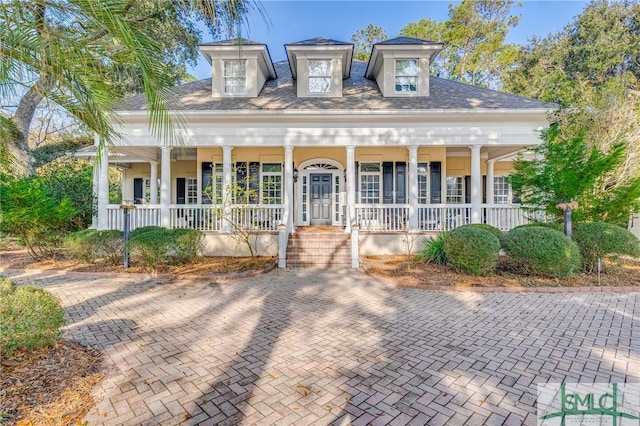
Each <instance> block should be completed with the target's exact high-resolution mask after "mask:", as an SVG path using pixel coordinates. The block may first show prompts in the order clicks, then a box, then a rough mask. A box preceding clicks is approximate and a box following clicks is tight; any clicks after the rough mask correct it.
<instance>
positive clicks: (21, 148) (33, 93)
mask: <svg viewBox="0 0 640 426" xmlns="http://www.w3.org/2000/svg"><path fill="white" fill-rule="evenodd" d="M53 83H54V80H53V79H52V78H51V77H48V76H43V77H41V78H40V80H38V82H37V83H36V84H35V85H33V86H32V87H31V88H30V89H29V90H28V91H27V93H25V95H24V96H23V97H22V99H20V103H19V104H18V108H17V109H16V112H15V114H14V116H13V118H12V119H11V120H12V121H13V123H14V124H15V125H16V128H17V130H18V133H17V136H16V139H15V140H14V141H13V144H10V146H9V153H10V155H11V156H12V157H13V163H14V164H13V167H12V169H14V170H16V172H18V173H20V174H21V175H22V174H24V175H30V174H33V173H34V172H35V169H34V166H33V155H32V154H31V149H30V147H29V129H30V128H31V122H32V121H33V117H34V115H35V113H36V109H37V108H38V105H40V102H41V101H42V99H43V98H44V93H46V92H47V91H49V90H51V88H52V87H53Z"/></svg>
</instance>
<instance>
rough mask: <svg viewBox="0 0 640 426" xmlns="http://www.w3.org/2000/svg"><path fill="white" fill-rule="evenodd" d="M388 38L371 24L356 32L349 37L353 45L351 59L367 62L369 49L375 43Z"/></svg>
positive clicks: (369, 54)
mask: <svg viewBox="0 0 640 426" xmlns="http://www.w3.org/2000/svg"><path fill="white" fill-rule="evenodd" d="M388 38H389V37H388V36H387V33H385V32H384V30H383V29H382V28H381V27H378V26H375V25H373V24H369V25H367V27H366V28H363V29H361V30H358V31H356V32H355V33H354V34H353V35H352V36H351V41H352V42H353V43H354V44H355V47H354V50H353V58H354V59H360V60H362V61H368V60H369V57H370V56H371V49H372V48H373V45H374V44H376V43H380V42H381V41H385V40H387V39H388Z"/></svg>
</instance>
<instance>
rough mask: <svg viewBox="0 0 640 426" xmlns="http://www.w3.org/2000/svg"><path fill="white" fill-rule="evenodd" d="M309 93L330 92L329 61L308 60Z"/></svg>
mask: <svg viewBox="0 0 640 426" xmlns="http://www.w3.org/2000/svg"><path fill="white" fill-rule="evenodd" d="M309 93H331V61H330V60H321V61H318V60H310V61H309Z"/></svg>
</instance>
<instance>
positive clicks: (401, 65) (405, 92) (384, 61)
mask: <svg viewBox="0 0 640 426" xmlns="http://www.w3.org/2000/svg"><path fill="white" fill-rule="evenodd" d="M442 47H443V44H442V43H435V42H433V41H428V40H421V39H417V38H410V37H398V38H394V39H391V40H385V41H383V42H380V43H376V44H374V45H373V48H372V49H371V58H370V59H369V64H368V65H367V70H366V71H365V74H364V76H365V77H366V78H368V79H371V80H375V81H376V82H377V83H378V87H379V88H380V91H381V92H382V96H384V97H385V98H391V97H407V96H429V65H430V64H431V62H432V61H433V58H435V56H436V55H437V54H438V52H440V51H441V50H442Z"/></svg>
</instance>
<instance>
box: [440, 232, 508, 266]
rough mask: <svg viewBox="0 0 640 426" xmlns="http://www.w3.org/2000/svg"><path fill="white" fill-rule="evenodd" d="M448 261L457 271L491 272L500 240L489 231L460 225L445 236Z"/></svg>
mask: <svg viewBox="0 0 640 426" xmlns="http://www.w3.org/2000/svg"><path fill="white" fill-rule="evenodd" d="M444 246H445V253H446V258H447V260H448V262H449V263H450V264H451V265H453V266H454V267H455V268H456V270H457V271H459V272H464V273H468V274H472V275H487V274H490V273H491V272H493V270H494V269H495V268H496V265H497V263H498V256H499V255H500V241H499V240H498V238H497V237H496V236H495V235H493V234H492V233H491V232H490V231H487V230H484V229H480V228H478V227H471V226H461V227H459V228H455V229H453V230H452V231H449V233H448V235H447V236H446V238H445V243H444Z"/></svg>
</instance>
